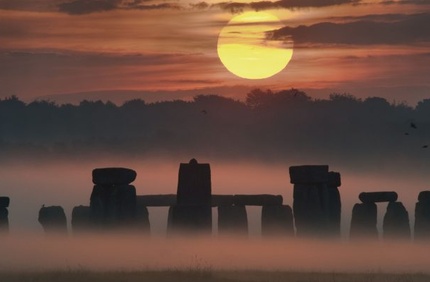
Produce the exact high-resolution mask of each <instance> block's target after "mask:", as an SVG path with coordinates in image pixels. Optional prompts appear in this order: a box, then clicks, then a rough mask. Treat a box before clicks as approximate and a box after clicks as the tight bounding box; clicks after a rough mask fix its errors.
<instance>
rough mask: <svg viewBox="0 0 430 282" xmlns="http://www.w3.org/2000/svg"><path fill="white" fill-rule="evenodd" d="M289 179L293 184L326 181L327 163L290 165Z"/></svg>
mask: <svg viewBox="0 0 430 282" xmlns="http://www.w3.org/2000/svg"><path fill="white" fill-rule="evenodd" d="M290 181H291V183H293V184H314V183H326V182H327V181H328V165H302V166H290Z"/></svg>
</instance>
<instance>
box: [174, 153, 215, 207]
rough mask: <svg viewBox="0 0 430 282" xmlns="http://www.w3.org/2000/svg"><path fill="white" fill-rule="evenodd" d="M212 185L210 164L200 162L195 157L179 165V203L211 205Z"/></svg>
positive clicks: (185, 204)
mask: <svg viewBox="0 0 430 282" xmlns="http://www.w3.org/2000/svg"><path fill="white" fill-rule="evenodd" d="M211 194H212V186H211V170H210V166H209V164H199V163H197V161H196V160H195V159H192V160H190V162H189V163H188V164H184V163H181V165H180V167H179V178H178V192H177V205H182V206H191V205H197V206H199V205H202V206H205V205H207V206H210V205H211V204H212V201H211Z"/></svg>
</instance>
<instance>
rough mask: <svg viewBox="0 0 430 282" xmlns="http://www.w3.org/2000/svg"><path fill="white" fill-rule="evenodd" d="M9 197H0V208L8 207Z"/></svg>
mask: <svg viewBox="0 0 430 282" xmlns="http://www.w3.org/2000/svg"><path fill="white" fill-rule="evenodd" d="M9 202H10V199H9V197H0V208H7V207H9Z"/></svg>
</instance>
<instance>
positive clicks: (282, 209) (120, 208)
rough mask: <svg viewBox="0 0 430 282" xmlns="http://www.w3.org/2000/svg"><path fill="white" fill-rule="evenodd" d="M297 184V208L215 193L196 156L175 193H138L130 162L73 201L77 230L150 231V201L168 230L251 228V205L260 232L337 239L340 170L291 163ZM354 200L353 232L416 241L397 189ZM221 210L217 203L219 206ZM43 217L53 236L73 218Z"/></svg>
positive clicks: (426, 221) (98, 172)
mask: <svg viewBox="0 0 430 282" xmlns="http://www.w3.org/2000/svg"><path fill="white" fill-rule="evenodd" d="M289 174H290V182H291V183H292V184H293V206H292V207H293V208H291V207H290V206H288V205H285V204H284V203H283V197H282V196H281V195H272V194H252V195H251V194H249V195H248V194H232V195H219V194H218V195H217V194H214V195H213V194H212V183H211V169H210V165H209V164H207V163H198V162H197V160H195V159H191V160H190V161H189V162H188V163H181V164H180V166H179V173H178V186H177V193H176V194H162V195H160V194H158V195H136V188H135V187H134V186H133V185H131V183H132V182H133V181H134V180H135V179H136V176H137V173H136V172H135V171H134V170H132V169H129V168H121V167H110V168H96V169H94V170H93V171H92V182H93V184H94V186H93V189H92V192H91V196H90V199H89V205H88V206H85V205H79V206H75V207H74V208H73V210H72V213H71V227H72V230H73V233H74V234H79V233H83V232H87V231H92V232H93V231H108V232H111V231H114V230H121V231H133V232H134V231H138V232H140V234H145V233H146V234H149V233H150V227H151V226H150V220H149V219H150V218H149V213H150V209H149V208H151V207H166V208H168V209H169V211H168V219H167V222H168V224H167V232H168V234H175V233H178V231H179V232H184V231H185V232H186V233H187V234H188V233H194V234H206V235H207V234H212V214H213V212H214V211H216V212H217V214H218V217H217V218H218V221H217V222H216V224H217V225H218V234H220V235H222V234H230V233H233V234H240V235H247V234H248V215H247V209H246V207H247V206H257V207H261V235H262V236H265V237H266V236H267V237H268V236H284V237H293V236H297V237H307V238H309V237H310V238H339V237H340V225H341V209H342V206H341V195H340V193H339V187H340V186H341V184H342V183H341V175H340V173H338V172H333V171H329V167H328V166H327V165H302V166H291V167H290V168H289ZM358 199H359V200H360V203H357V204H355V205H354V207H353V209H352V216H351V226H350V234H349V235H350V238H351V239H352V240H355V239H357V238H370V239H377V238H379V237H381V238H383V239H388V240H392V239H396V240H398V239H402V240H410V239H411V224H410V222H409V214H408V211H407V210H406V208H405V206H404V205H403V203H402V202H400V201H398V195H397V193H396V192H394V191H373V192H362V193H360V194H359V195H358ZM9 202H10V200H9V198H8V197H0V232H3V233H4V232H7V231H8V230H9V219H8V215H9V212H8V209H7V208H8V207H9ZM378 203H387V209H386V212H385V215H384V217H383V222H382V230H381V231H382V232H381V234H378V228H377V223H378V222H377V220H378V216H377V215H378V206H377V204H378ZM214 208H216V209H214ZM38 221H39V222H40V224H41V225H42V227H43V229H44V231H45V233H47V234H54V233H59V234H66V233H67V219H66V215H65V213H64V210H63V208H62V207H61V206H49V207H45V206H42V208H41V209H40V211H39V217H38ZM414 234H415V239H416V240H424V239H427V240H428V239H430V191H422V192H420V193H419V195H418V202H417V203H416V206H415V225H414Z"/></svg>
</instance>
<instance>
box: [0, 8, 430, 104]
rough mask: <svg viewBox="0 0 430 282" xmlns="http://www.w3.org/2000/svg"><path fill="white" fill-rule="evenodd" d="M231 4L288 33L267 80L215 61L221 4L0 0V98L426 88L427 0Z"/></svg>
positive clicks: (423, 92) (370, 92) (396, 92)
mask: <svg viewBox="0 0 430 282" xmlns="http://www.w3.org/2000/svg"><path fill="white" fill-rule="evenodd" d="M240 2H241V3H242V4H238V3H239V2H237V3H236V4H235V5H236V6H234V7H239V8H240V9H239V10H241V9H243V10H245V11H246V10H251V9H253V7H256V6H255V5H257V4H259V5H260V6H258V7H260V8H261V9H265V8H267V9H268V10H267V11H268V12H270V13H273V14H275V15H276V16H277V17H279V18H280V19H281V21H282V22H283V24H284V25H285V26H286V27H288V28H289V29H287V30H286V31H283V32H287V33H288V34H290V33H291V34H292V36H293V40H294V47H295V48H294V54H293V58H292V60H291V62H290V64H289V65H288V66H287V67H286V68H285V69H284V70H283V71H281V72H280V73H278V74H277V75H275V76H273V77H271V78H268V79H263V80H252V81H250V80H246V79H243V78H239V77H236V76H235V75H233V74H231V73H229V72H228V71H227V70H226V69H225V67H224V66H223V65H222V63H221V62H220V60H219V58H218V57H217V50H216V45H217V36H218V34H219V32H220V30H221V29H222V28H223V27H224V26H225V24H226V23H227V22H228V21H229V20H230V19H231V18H232V17H233V16H234V14H232V12H231V7H233V4H232V3H231V2H230V4H228V3H227V4H226V3H220V2H217V1H215V0H210V2H194V1H185V2H176V1H173V2H168V1H158V0H150V1H139V0H97V1H96V0H94V1H88V0H74V1H72V0H55V1H48V0H37V1H35V0H23V1H17V2H15V1H8V0H0V38H1V39H0V40H1V44H0V66H1V67H0V85H2V89H1V91H0V98H2V97H7V96H10V95H17V96H18V97H21V98H23V99H25V100H32V99H34V98H37V97H41V96H46V95H56V94H63V93H74V92H87V91H97V90H119V89H121V90H173V91H174V90H177V89H182V90H183V89H196V88H204V87H205V88H208V87H229V86H237V85H242V86H247V87H262V88H266V87H270V88H275V89H282V88H291V87H295V88H300V89H305V90H306V89H319V91H316V92H313V93H312V94H313V95H322V96H324V95H326V96H327V95H328V94H329V93H330V92H331V91H333V90H336V91H340V92H350V93H351V94H354V95H357V96H360V97H367V96H374V95H377V94H379V95H378V96H383V97H385V98H387V99H388V100H389V101H392V100H397V101H399V100H400V101H402V100H404V101H407V102H409V103H410V104H414V103H416V101H417V100H420V99H423V98H426V97H428V96H429V94H430V80H429V79H428V77H429V73H430V67H429V66H430V56H429V51H428V50H429V46H430V34H429V31H428V28H427V27H428V26H429V24H430V4H428V2H426V0H411V1H403V0H398V1H370V0H367V1H360V0H318V1H317V0H307V1H298V0H282V1H277V2H250V1H240ZM332 4H336V5H332ZM337 4H339V5H337ZM253 5H254V6H253ZM265 6H267V7H265ZM274 8H275V9H274ZM235 12H237V9H236V11H235ZM321 23H324V24H321ZM329 23H331V24H329ZM348 23H349V24H348ZM351 23H352V24H351ZM299 26H301V27H299ZM279 34H280V35H281V36H284V35H285V34H284V33H282V32H280V33H279ZM218 89H219V88H218ZM404 89H411V91H407V92H408V93H405V92H406V91H404ZM219 91H220V93H218V94H221V95H222V94H224V93H221V92H222V90H219ZM240 95H242V94H238V96H237V98H238V99H241V98H243V96H240ZM230 96H231V95H230ZM51 97H55V96H51Z"/></svg>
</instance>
